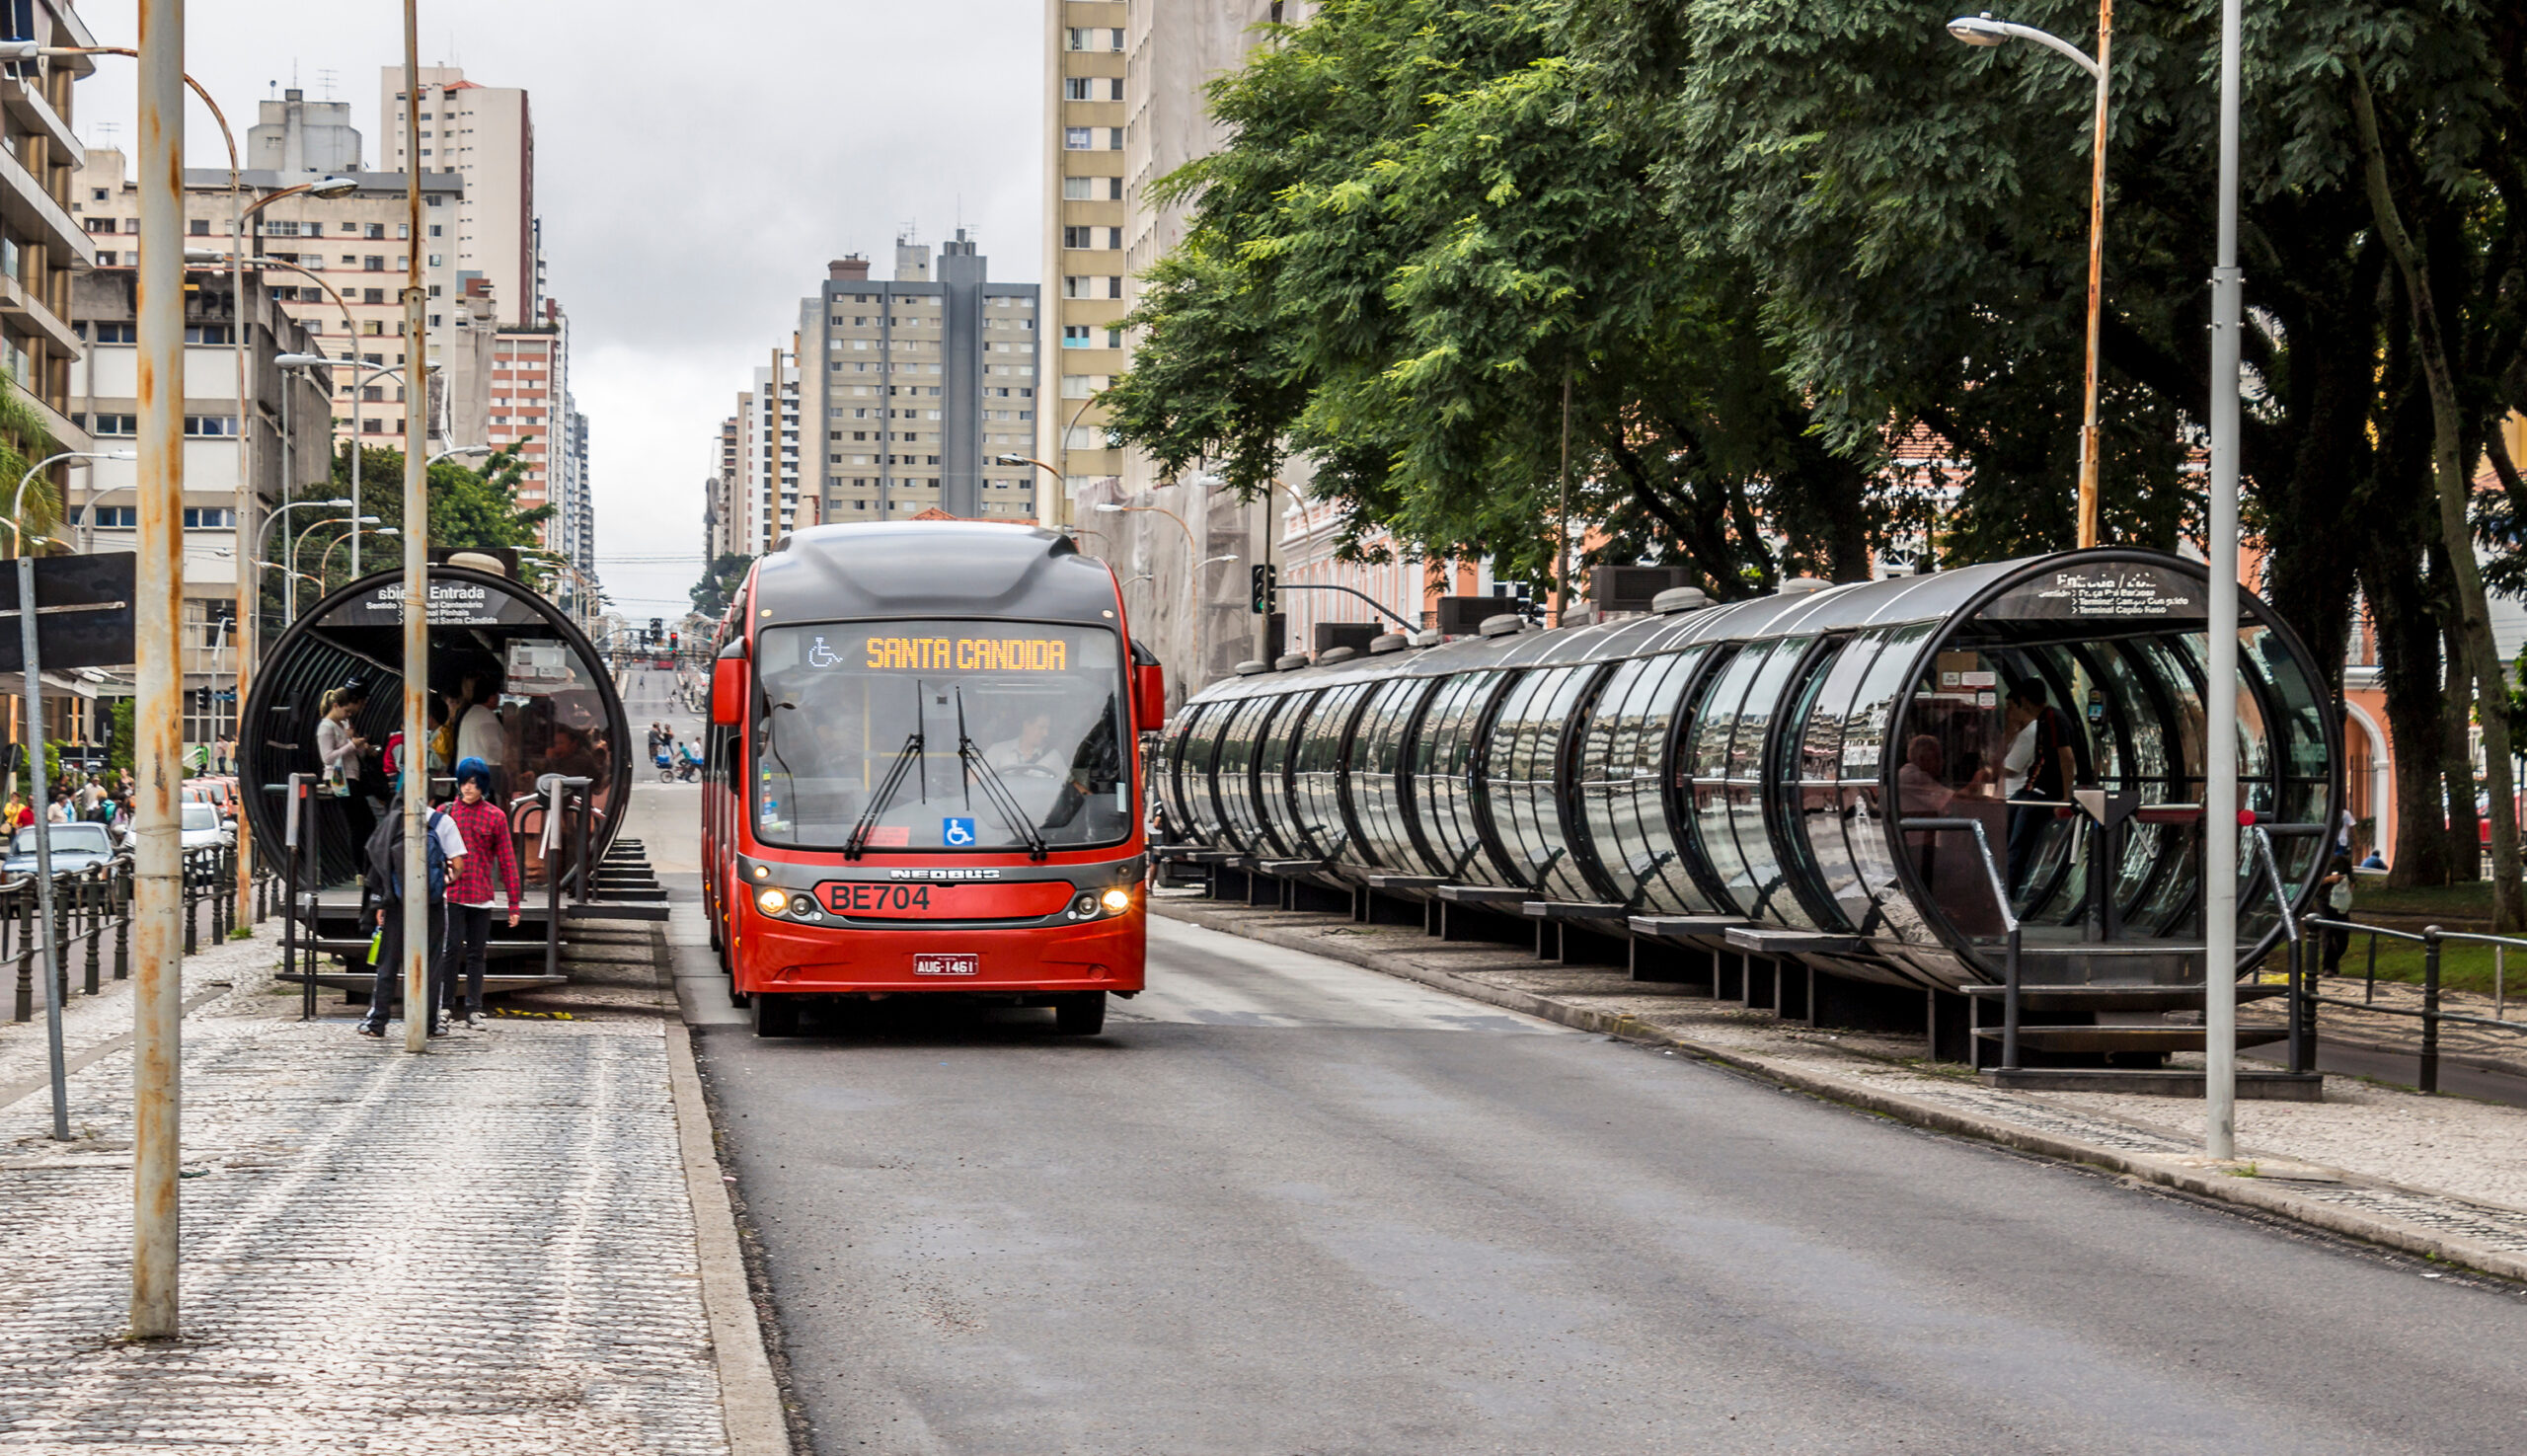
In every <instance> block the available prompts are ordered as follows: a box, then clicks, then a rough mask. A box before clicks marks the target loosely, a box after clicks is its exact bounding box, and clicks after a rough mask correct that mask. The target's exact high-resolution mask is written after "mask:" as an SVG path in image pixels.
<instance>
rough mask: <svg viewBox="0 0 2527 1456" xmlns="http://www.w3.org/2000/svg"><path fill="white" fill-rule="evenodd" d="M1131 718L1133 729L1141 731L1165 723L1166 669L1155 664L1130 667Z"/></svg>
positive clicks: (1158, 726) (1138, 664)
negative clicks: (1140, 729)
mask: <svg viewBox="0 0 2527 1456" xmlns="http://www.w3.org/2000/svg"><path fill="white" fill-rule="evenodd" d="M1132 718H1133V720H1134V723H1133V727H1134V728H1143V729H1147V728H1160V727H1163V726H1165V724H1166V723H1167V669H1166V668H1164V667H1161V666H1159V665H1158V664H1157V663H1155V662H1141V663H1135V664H1134V665H1133V667H1132Z"/></svg>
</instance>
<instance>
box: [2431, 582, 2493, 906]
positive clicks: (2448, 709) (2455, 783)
mask: <svg viewBox="0 0 2527 1456" xmlns="http://www.w3.org/2000/svg"><path fill="white" fill-rule="evenodd" d="M2446 642H2447V674H2448V677H2447V681H2448V686H2447V691H2446V693H2445V694H2444V696H2443V700H2442V703H2441V706H2440V712H2439V777H2440V781H2441V782H2442V783H2444V784H2445V785H2447V790H2448V851H2447V852H2448V876H2447V882H2448V883H2450V884H2472V883H2474V882H2475V881H2479V880H2481V879H2483V878H2484V850H2483V843H2484V831H2483V815H2481V814H2479V813H2477V812H2475V788H2476V785H2475V755H2474V748H2473V743H2472V739H2473V737H2474V734H2473V731H2472V729H2473V728H2474V726H2475V719H2474V714H2473V713H2472V712H2470V711H2468V708H2467V698H2468V692H2467V689H2468V686H2469V684H2470V683H2471V682H2472V680H2473V674H2472V673H2471V672H2469V671H2468V670H2467V668H2466V645H2465V644H2464V643H2463V642H2460V641H2459V640H2458V637H2457V624H2455V623H2454V622H2451V623H2450V624H2448V635H2447V639H2446Z"/></svg>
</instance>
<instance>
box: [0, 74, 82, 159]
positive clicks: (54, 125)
mask: <svg viewBox="0 0 2527 1456" xmlns="http://www.w3.org/2000/svg"><path fill="white" fill-rule="evenodd" d="M0 107H7V108H8V109H9V115H12V116H15V117H17V118H18V120H19V122H20V124H22V125H24V126H25V127H26V128H27V129H28V130H30V131H39V132H41V133H43V134H44V135H45V136H48V137H50V138H52V144H53V145H54V146H57V147H59V148H61V152H62V155H63V156H65V157H74V158H75V157H77V156H79V155H80V152H81V149H82V146H83V144H82V143H81V142H80V140H79V134H78V133H77V132H75V131H72V130H71V129H70V123H69V122H67V121H64V120H63V119H61V114H60V113H59V112H56V111H54V110H53V109H52V103H50V102H48V101H45V100H44V99H43V93H42V92H40V91H38V90H36V89H35V88H34V87H32V86H29V85H28V84H27V83H25V82H24V81H20V80H16V79H14V78H5V77H0Z"/></svg>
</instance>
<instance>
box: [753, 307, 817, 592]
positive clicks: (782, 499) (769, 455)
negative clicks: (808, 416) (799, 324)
mask: <svg viewBox="0 0 2527 1456" xmlns="http://www.w3.org/2000/svg"><path fill="white" fill-rule="evenodd" d="M737 446H738V458H739V463H740V464H741V465H742V466H743V467H744V469H745V478H744V491H745V495H746V499H747V505H748V513H749V515H751V517H752V519H751V520H750V521H748V523H747V524H748V526H749V528H750V530H749V540H748V542H747V544H746V546H745V547H744V548H743V549H744V550H745V552H746V553H747V554H748V555H750V556H760V555H762V554H763V553H764V552H767V551H770V550H771V549H772V545H773V543H774V542H776V541H778V540H780V539H781V538H782V537H783V536H786V535H788V534H789V533H790V531H791V530H792V528H793V527H795V526H799V525H814V524H815V523H816V521H815V519H814V518H813V517H812V516H811V517H810V518H808V519H807V520H804V521H802V520H800V519H799V354H798V349H797V345H796V341H793V345H792V347H790V348H788V349H779V348H776V349H774V350H772V360H771V362H770V363H769V364H768V365H766V366H765V367H763V368H761V369H757V370H755V371H754V388H752V389H750V390H748V391H746V392H745V393H744V394H741V395H739V396H737Z"/></svg>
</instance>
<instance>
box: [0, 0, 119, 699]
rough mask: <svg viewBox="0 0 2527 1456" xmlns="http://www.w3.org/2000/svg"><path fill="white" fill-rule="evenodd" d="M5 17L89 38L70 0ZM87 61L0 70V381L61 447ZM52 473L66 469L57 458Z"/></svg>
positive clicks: (83, 252)
mask: <svg viewBox="0 0 2527 1456" xmlns="http://www.w3.org/2000/svg"><path fill="white" fill-rule="evenodd" d="M7 24H8V31H7V34H8V35H9V36H10V37H12V38H19V39H33V40H37V41H39V42H41V43H43V44H45V45H60V46H83V45H94V44H96V43H97V41H96V38H95V37H93V36H91V35H89V34H88V28H87V27H86V26H85V25H83V24H82V23H81V22H80V19H79V13H78V12H77V11H76V10H73V9H72V8H71V6H70V3H69V0H31V3H30V0H20V3H18V4H16V5H13V6H11V7H10V9H9V12H8V23H7ZM95 69H96V67H95V64H94V62H92V61H91V60H90V59H89V58H88V57H87V56H84V55H60V56H47V57H44V58H41V59H38V60H26V61H12V62H10V63H9V65H8V67H7V72H8V74H7V78H6V79H5V80H0V97H5V100H6V101H7V103H8V104H7V105H6V106H5V107H0V201H5V205H0V274H5V275H6V281H5V282H0V367H4V368H5V369H6V371H7V373H8V377H9V383H8V385H7V388H9V389H11V390H13V391H14V392H15V393H16V394H17V395H18V397H19V398H20V399H22V400H24V401H25V402H26V404H27V405H28V406H29V407H30V408H31V409H33V410H34V411H35V413H36V414H37V415H38V417H39V418H40V419H41V420H42V421H43V422H44V427H45V428H46V429H47V430H48V431H50V432H51V434H52V437H53V440H54V442H55V443H56V444H57V445H58V446H59V447H60V448H62V449H64V450H86V449H87V448H89V442H88V434H87V431H86V430H85V429H83V428H81V427H80V425H79V424H78V423H77V422H76V421H74V420H73V418H72V415H73V407H72V405H71V401H70V370H71V364H72V361H73V360H75V359H77V358H78V357H79V353H80V341H79V337H78V335H77V334H76V333H75V332H74V331H73V330H72V328H71V323H70V319H71V306H70V289H71V277H72V275H73V274H74V273H76V272H78V271H80V270H82V269H85V268H87V267H88V266H89V264H90V263H91V262H92V261H93V260H94V259H95V256H96V249H95V246H94V245H93V244H92V243H91V242H90V241H89V239H88V236H87V233H86V231H85V230H84V229H83V228H82V227H81V226H80V225H79V220H78V219H77V218H75V217H73V216H72V215H71V213H72V212H73V211H74V210H75V209H74V208H73V207H72V206H71V198H72V197H73V196H74V195H76V192H75V188H76V181H75V173H76V171H77V169H78V166H79V153H80V146H79V139H78V137H77V136H76V135H74V134H73V133H72V131H71V129H70V118H71V88H72V86H73V85H74V84H75V83H76V82H77V81H78V79H79V78H80V77H82V76H86V75H88V74H89V73H91V72H92V71H94V70H95ZM52 478H53V479H54V480H55V481H56V482H58V481H61V480H62V479H64V473H63V472H62V470H61V469H60V468H59V467H55V469H54V472H53V477H52ZM14 722H15V720H14V719H12V723H14Z"/></svg>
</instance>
